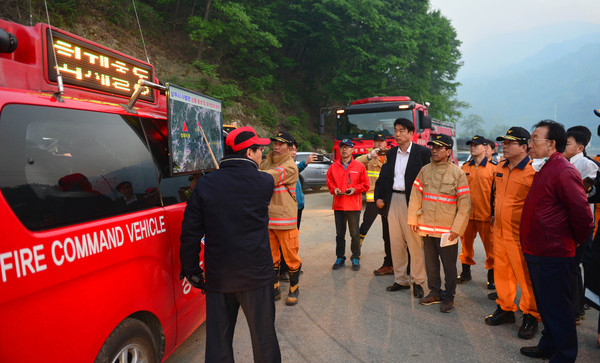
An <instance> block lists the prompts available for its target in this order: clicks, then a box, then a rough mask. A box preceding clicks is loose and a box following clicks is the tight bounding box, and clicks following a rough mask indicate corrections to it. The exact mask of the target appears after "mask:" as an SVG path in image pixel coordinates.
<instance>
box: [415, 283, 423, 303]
mask: <svg viewBox="0 0 600 363" xmlns="http://www.w3.org/2000/svg"><path fill="white" fill-rule="evenodd" d="M413 296H414V297H416V298H417V299H421V298H422V297H423V296H425V293H424V292H423V288H422V287H421V285H417V284H413Z"/></svg>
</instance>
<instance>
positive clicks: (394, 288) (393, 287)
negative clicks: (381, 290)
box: [385, 282, 410, 291]
mask: <svg viewBox="0 0 600 363" xmlns="http://www.w3.org/2000/svg"><path fill="white" fill-rule="evenodd" d="M385 289H386V290H387V291H400V290H407V289H410V286H404V285H400V284H398V283H395V282H394V284H393V285H390V286H388V287H386V288H385Z"/></svg>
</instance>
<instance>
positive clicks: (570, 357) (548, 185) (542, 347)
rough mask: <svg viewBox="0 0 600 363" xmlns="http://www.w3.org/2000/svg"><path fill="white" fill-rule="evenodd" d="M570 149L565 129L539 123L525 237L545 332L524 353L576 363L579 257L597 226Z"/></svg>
mask: <svg viewBox="0 0 600 363" xmlns="http://www.w3.org/2000/svg"><path fill="white" fill-rule="evenodd" d="M566 143H567V134H566V132H565V129H564V127H563V125H561V124H559V123H558V122H555V121H551V120H544V121H540V122H538V123H537V124H536V125H535V130H534V131H533V133H532V135H531V139H530V140H529V146H530V148H531V149H530V151H529V153H530V155H531V157H532V158H533V162H532V166H533V168H534V169H535V170H536V171H537V172H538V173H537V174H536V176H535V177H534V179H533V183H532V184H531V189H530V190H529V194H528V195H527V198H526V199H525V204H524V206H523V214H522V215H521V229H520V237H521V244H522V247H523V254H524V255H525V260H526V261H527V267H528V268H529V275H530V278H531V283H532V286H533V294H534V296H535V301H536V303H537V307H538V311H539V313H540V315H541V318H542V322H543V323H544V331H543V332H542V337H541V339H540V341H539V342H538V345H536V346H531V347H523V348H521V353H522V354H523V355H525V356H528V357H532V358H551V360H550V361H561V362H574V361H575V358H577V330H576V328H575V319H573V306H572V299H571V294H572V291H571V288H572V286H571V279H572V273H573V266H572V265H573V262H574V258H573V257H574V256H575V247H577V245H579V244H580V243H582V242H584V241H585V240H586V238H587V237H588V236H589V234H590V233H591V232H592V229H593V228H594V225H593V217H592V212H591V210H590V208H589V206H588V203H587V196H586V194H585V190H584V188H583V182H582V180H581V176H580V174H579V172H578V171H577V169H575V167H574V166H573V165H572V164H571V163H569V161H567V159H565V158H564V157H563V156H562V152H563V151H564V150H565V145H566Z"/></svg>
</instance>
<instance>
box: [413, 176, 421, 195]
mask: <svg viewBox="0 0 600 363" xmlns="http://www.w3.org/2000/svg"><path fill="white" fill-rule="evenodd" d="M413 185H414V186H415V187H417V189H419V190H420V191H421V192H423V185H422V184H421V181H419V179H415V181H414V182H413Z"/></svg>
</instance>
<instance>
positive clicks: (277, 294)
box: [273, 266, 281, 301]
mask: <svg viewBox="0 0 600 363" xmlns="http://www.w3.org/2000/svg"><path fill="white" fill-rule="evenodd" d="M273 300H275V301H279V300H281V289H280V288H279V266H277V267H275V282H274V283H273Z"/></svg>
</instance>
